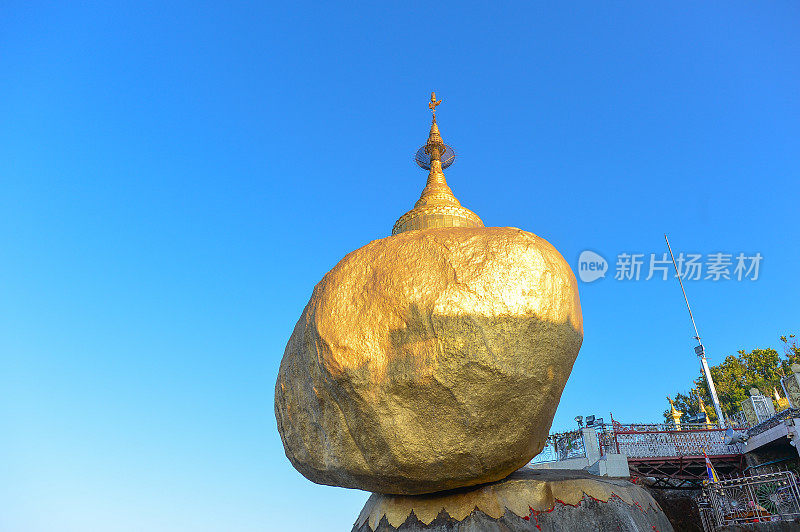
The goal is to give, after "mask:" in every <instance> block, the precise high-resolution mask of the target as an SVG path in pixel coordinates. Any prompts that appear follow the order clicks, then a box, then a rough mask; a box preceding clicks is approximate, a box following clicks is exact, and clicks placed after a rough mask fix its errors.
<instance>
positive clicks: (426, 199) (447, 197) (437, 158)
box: [392, 92, 483, 235]
mask: <svg viewBox="0 0 800 532" xmlns="http://www.w3.org/2000/svg"><path fill="white" fill-rule="evenodd" d="M440 103H442V100H437V99H436V93H435V92H432V93H431V101H430V103H428V108H429V109H430V110H431V113H432V114H433V122H432V123H431V130H430V133H429V134H428V141H427V142H426V143H425V145H424V146H422V147H421V148H420V149H419V150H418V151H417V154H416V156H415V158H414V159H415V160H416V162H417V164H418V165H419V166H420V168H423V169H425V170H428V182H427V183H426V184H425V188H424V189H423V190H422V194H421V195H420V198H419V200H417V202H416V203H415V204H414V208H413V209H411V210H410V211H408V212H407V213H405V214H404V215H403V216H401V217H400V219H399V220H397V222H395V224H394V227H393V228H392V234H393V235H396V234H398V233H402V232H404V231H411V230H415V229H430V228H434V227H483V221H481V219H480V218H478V215H476V214H475V213H474V212H472V211H471V210H469V209H467V208H465V207H462V206H461V203H459V201H458V200H457V199H456V197H455V196H454V195H453V192H452V190H450V187H449V186H448V185H447V181H446V180H445V178H444V172H443V171H442V170H444V169H445V168H447V167H448V166H450V164H452V162H453V160H454V159H455V154H454V153H453V148H451V147H450V146H448V145H446V144H445V143H444V140H442V135H441V134H440V133H439V126H438V125H437V124H436V107H437V106H438V105H439V104H440Z"/></svg>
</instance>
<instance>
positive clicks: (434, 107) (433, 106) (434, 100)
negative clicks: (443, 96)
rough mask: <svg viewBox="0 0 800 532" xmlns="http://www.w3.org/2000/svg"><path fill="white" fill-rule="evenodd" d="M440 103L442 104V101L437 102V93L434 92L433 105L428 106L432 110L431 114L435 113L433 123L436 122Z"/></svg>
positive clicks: (432, 94)
mask: <svg viewBox="0 0 800 532" xmlns="http://www.w3.org/2000/svg"><path fill="white" fill-rule="evenodd" d="M440 103H442V100H437V99H436V93H435V92H432V93H431V103H429V104H428V108H429V109H430V110H431V113H433V121H434V122H436V106H437V105H439V104H440Z"/></svg>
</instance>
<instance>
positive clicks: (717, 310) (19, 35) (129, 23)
mask: <svg viewBox="0 0 800 532" xmlns="http://www.w3.org/2000/svg"><path fill="white" fill-rule="evenodd" d="M77 4H78V3H76V2H70V3H67V2H65V3H55V2H46V3H44V2H42V3H39V2H5V3H4V5H3V7H2V8H0V50H2V51H1V52H0V70H1V71H2V72H3V76H2V81H0V117H2V118H0V185H2V189H1V190H2V192H0V243H1V244H0V257H1V258H2V260H0V435H1V436H0V530H3V531H10V532H38V531H46V532H62V531H64V532H66V531H80V532H85V531H142V530H147V531H170V532H175V531H191V532H195V531H237V532H238V531H266V530H280V531H285V530H301V531H302V530H322V529H324V530H349V527H350V525H351V524H352V522H353V520H354V519H355V517H356V516H357V514H358V512H359V510H360V507H361V505H362V504H363V502H364V501H365V500H366V494H365V493H363V492H359V491H351V490H344V489H340V488H332V487H323V486H317V485H315V484H312V483H311V482H309V481H307V480H305V479H304V478H303V477H302V476H301V475H300V474H299V473H297V472H295V471H294V469H292V467H291V466H290V464H289V463H288V461H287V460H286V458H285V456H284V454H283V449H282V446H281V443H280V440H279V438H278V435H277V432H276V428H275V419H274V414H273V387H274V382H275V376H276V373H277V368H278V364H279V361H280V358H281V356H282V354H283V349H284V346H285V343H286V340H287V339H288V337H289V334H290V332H291V330H292V327H293V326H294V323H295V321H296V320H297V318H298V317H299V315H300V312H301V311H302V309H303V307H304V305H305V304H306V301H307V299H308V297H309V295H310V293H311V290H312V288H313V286H314V284H315V283H317V281H319V279H320V278H321V277H322V276H323V274H324V273H325V272H326V271H328V270H329V269H330V268H331V267H332V266H333V265H334V264H336V262H337V261H338V260H339V259H340V258H341V257H342V256H344V255H345V254H346V253H347V252H349V251H351V250H353V249H355V248H357V247H359V246H361V245H363V244H365V243H367V242H369V241H370V240H372V239H376V238H382V237H384V236H387V235H388V234H389V232H390V230H391V227H392V224H393V223H394V221H395V220H396V219H397V218H398V217H399V216H400V215H401V214H402V213H403V212H405V211H406V210H407V209H408V208H410V206H411V205H412V204H413V202H414V201H415V200H416V199H417V197H418V195H419V192H420V191H421V189H422V187H423V184H424V179H425V174H424V172H421V171H420V170H419V169H418V168H416V167H415V166H414V165H413V163H412V161H411V155H412V154H413V153H414V151H415V150H416V149H417V147H418V146H419V145H421V144H422V143H423V142H424V140H425V138H426V135H427V130H428V125H429V114H430V113H429V111H428V109H427V107H426V103H427V99H428V97H429V94H430V91H431V90H435V91H436V92H437V94H438V95H439V96H440V97H441V98H443V99H444V103H443V104H442V105H441V107H440V108H439V110H440V112H439V118H440V120H439V122H440V125H441V131H442V134H443V135H444V138H445V139H446V141H448V142H449V143H451V144H452V145H453V146H455V147H456V148H457V150H458V152H459V153H460V154H461V157H460V159H459V160H458V161H456V163H455V164H454V165H453V166H452V167H451V168H450V169H449V170H448V171H447V176H448V180H449V182H450V184H451V186H452V188H453V190H454V192H455V194H456V195H457V196H458V197H459V199H460V200H461V201H462V203H463V204H464V205H466V206H467V207H469V208H470V209H472V210H474V211H475V212H477V213H478V214H479V215H480V216H481V217H482V218H483V220H484V222H485V223H486V224H487V225H492V226H515V227H520V228H523V229H526V230H529V231H532V232H534V233H536V234H538V235H540V236H542V237H544V238H546V239H547V240H549V241H550V242H551V243H552V244H553V245H555V246H556V248H558V249H559V250H560V251H561V252H562V254H563V255H564V257H565V258H566V259H567V260H568V261H569V262H570V263H571V264H572V265H573V268H574V267H575V263H576V260H577V257H578V254H579V253H580V252H581V251H583V250H584V249H593V250H595V251H598V252H600V253H601V254H603V255H604V256H606V258H609V260H613V257H614V256H615V255H616V254H617V253H620V252H623V251H627V252H639V253H651V252H655V253H661V252H663V251H664V244H663V237H662V234H663V233H664V232H668V233H669V234H670V237H671V240H672V243H673V248H675V250H676V251H685V252H688V251H694V252H700V253H713V252H717V251H724V252H729V253H738V252H746V253H755V252H760V253H761V254H762V255H763V257H764V262H763V263H762V267H761V272H760V279H759V280H758V281H756V282H720V283H712V282H704V281H701V282H694V283H689V284H688V286H687V288H688V291H689V297H690V298H691V300H692V304H693V306H694V310H695V316H696V318H697V321H698V325H699V327H700V331H701V333H702V334H703V337H704V340H705V342H706V344H707V346H708V352H709V355H710V357H711V361H712V363H716V362H718V361H720V360H721V359H722V358H723V357H724V356H725V355H727V354H731V353H734V352H735V351H736V350H737V349H740V348H745V349H750V348H754V347H766V346H775V347H777V346H778V339H777V337H778V335H779V334H784V333H787V332H791V331H795V332H798V333H800V311H798V305H797V301H798V295H800V281H799V280H798V275H799V274H798V264H799V263H800V252H798V240H799V239H800V234H799V233H800V231H798V229H799V227H798V217H797V208H798V197H799V194H798V193H800V186H799V185H798V177H799V176H800V5H798V4H797V3H795V2H772V3H768V4H765V3H753V2H729V3H726V4H725V5H724V6H723V5H722V4H716V5H714V6H713V7H712V6H711V5H710V4H708V5H694V4H696V3H695V2H691V3H674V2H673V3H670V6H669V8H668V9H662V8H659V7H655V6H652V5H647V6H644V5H638V4H637V5H634V4H625V5H623V4H622V3H606V4H607V5H602V6H601V5H599V4H598V3H596V2H589V3H577V4H576V3H569V4H565V3H561V4H560V5H559V6H558V7H544V6H538V5H531V3H530V2H519V3H516V4H503V5H502V6H500V4H498V3H497V2H492V3H489V2H487V3H483V4H474V5H472V6H466V5H465V4H464V3H463V2H452V3H448V2H432V3H426V4H420V3H415V4H413V5H412V4H409V3H407V2H404V3H386V2H382V3H376V4H378V5H374V4H373V5H370V4H362V5H360V6H355V5H352V6H347V7H345V6H343V5H339V6H337V5H335V3H322V2H320V3H300V2H260V3H257V2H256V3H233V2H214V3H212V2H200V3H198V2H166V3H165V2H97V3H92V2H81V3H80V5H77ZM661 7H663V6H661ZM581 300H582V303H583V313H584V319H585V341H584V345H583V349H582V351H581V353H580V356H579V357H578V361H577V363H576V364H575V368H574V371H573V373H572V376H571V378H570V381H569V383H568V384H567V387H566V390H565V392H564V396H563V399H562V402H561V405H560V407H559V410H558V414H557V416H556V420H555V423H554V428H558V429H565V428H570V427H572V426H573V421H572V418H573V417H574V416H575V415H576V414H583V415H586V414H591V413H595V414H597V415H603V416H606V418H607V416H608V413H609V412H610V411H613V413H614V416H615V418H618V419H620V420H622V421H647V420H658V419H659V418H660V413H661V411H662V410H663V409H664V407H665V405H666V402H665V397H664V396H665V395H667V394H669V393H674V392H675V391H676V390H679V389H684V388H686V387H687V386H688V384H689V382H690V381H691V379H693V378H694V377H695V376H696V375H697V371H698V364H697V360H696V358H695V357H694V356H693V355H692V340H691V338H690V337H691V336H692V334H693V333H692V330H691V325H690V323H689V321H688V318H687V316H686V313H685V308H684V304H683V300H682V297H681V295H680V291H679V289H678V287H677V285H676V284H675V283H674V282H661V281H650V282H643V281H640V282H627V283H623V282H619V281H614V280H613V279H609V278H607V279H604V280H601V281H597V282H595V283H593V284H581ZM519 415H520V416H524V415H526V414H525V412H520V413H519Z"/></svg>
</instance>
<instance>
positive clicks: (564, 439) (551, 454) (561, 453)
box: [531, 430, 586, 464]
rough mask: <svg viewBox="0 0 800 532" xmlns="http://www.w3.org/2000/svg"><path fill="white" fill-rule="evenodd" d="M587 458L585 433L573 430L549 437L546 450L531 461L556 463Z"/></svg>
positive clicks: (535, 462)
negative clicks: (584, 440)
mask: <svg viewBox="0 0 800 532" xmlns="http://www.w3.org/2000/svg"><path fill="white" fill-rule="evenodd" d="M585 456H586V445H585V444H584V442H583V433H582V432H581V431H580V430H573V431H570V432H560V433H555V434H551V435H550V436H548V437H547V442H546V443H545V446H544V449H542V452H541V453H539V454H537V455H536V456H535V457H534V458H533V460H531V463H534V464H539V463H542V462H555V461H558V460H569V459H571V458H583V457H585Z"/></svg>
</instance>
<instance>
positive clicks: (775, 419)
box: [747, 408, 800, 437]
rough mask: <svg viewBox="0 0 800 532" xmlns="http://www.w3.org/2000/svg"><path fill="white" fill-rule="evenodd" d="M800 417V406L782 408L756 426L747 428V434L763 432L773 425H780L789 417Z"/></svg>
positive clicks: (753, 434)
mask: <svg viewBox="0 0 800 532" xmlns="http://www.w3.org/2000/svg"><path fill="white" fill-rule="evenodd" d="M796 417H800V408H787V409H786V410H782V411H781V412H778V413H777V414H775V415H774V416H772V417H771V418H769V419H767V420H764V421H762V422H761V423H759V424H758V425H756V426H755V427H752V428H750V429H748V430H747V435H748V436H750V437H752V436H755V435H756V434H761V433H762V432H765V431H767V430H769V429H771V428H773V427H777V426H778V425H782V424H783V423H784V422H785V421H786V420H787V419H792V418H796Z"/></svg>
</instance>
